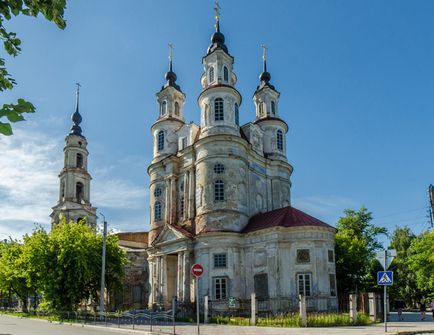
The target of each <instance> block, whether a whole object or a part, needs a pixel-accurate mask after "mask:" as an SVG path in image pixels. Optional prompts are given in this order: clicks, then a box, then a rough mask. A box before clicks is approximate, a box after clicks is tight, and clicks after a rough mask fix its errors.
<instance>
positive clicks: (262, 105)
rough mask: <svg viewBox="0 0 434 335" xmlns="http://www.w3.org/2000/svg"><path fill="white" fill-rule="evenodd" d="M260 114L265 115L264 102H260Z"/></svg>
mask: <svg viewBox="0 0 434 335" xmlns="http://www.w3.org/2000/svg"><path fill="white" fill-rule="evenodd" d="M259 116H264V103H263V102H260V103H259Z"/></svg>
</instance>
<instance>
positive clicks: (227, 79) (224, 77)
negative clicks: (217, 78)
mask: <svg viewBox="0 0 434 335" xmlns="http://www.w3.org/2000/svg"><path fill="white" fill-rule="evenodd" d="M223 80H224V81H225V82H228V81H229V71H228V68H227V67H226V66H223Z"/></svg>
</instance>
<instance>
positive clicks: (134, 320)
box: [133, 314, 136, 330]
mask: <svg viewBox="0 0 434 335" xmlns="http://www.w3.org/2000/svg"><path fill="white" fill-rule="evenodd" d="M135 322H136V315H135V314H133V330H134V326H135Z"/></svg>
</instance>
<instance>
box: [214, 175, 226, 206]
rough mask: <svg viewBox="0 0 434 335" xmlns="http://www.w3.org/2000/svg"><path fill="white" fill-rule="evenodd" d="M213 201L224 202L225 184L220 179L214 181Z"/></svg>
mask: <svg viewBox="0 0 434 335" xmlns="http://www.w3.org/2000/svg"><path fill="white" fill-rule="evenodd" d="M214 201H225V183H224V181H223V180H221V179H218V180H216V181H214Z"/></svg>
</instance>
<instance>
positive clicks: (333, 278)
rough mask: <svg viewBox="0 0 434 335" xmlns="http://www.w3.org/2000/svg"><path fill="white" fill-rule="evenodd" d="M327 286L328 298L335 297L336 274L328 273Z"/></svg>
mask: <svg viewBox="0 0 434 335" xmlns="http://www.w3.org/2000/svg"><path fill="white" fill-rule="evenodd" d="M332 284H333V285H332ZM329 286H330V296H331V297H336V296H337V292H336V291H337V290H336V274H335V273H329Z"/></svg>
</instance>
